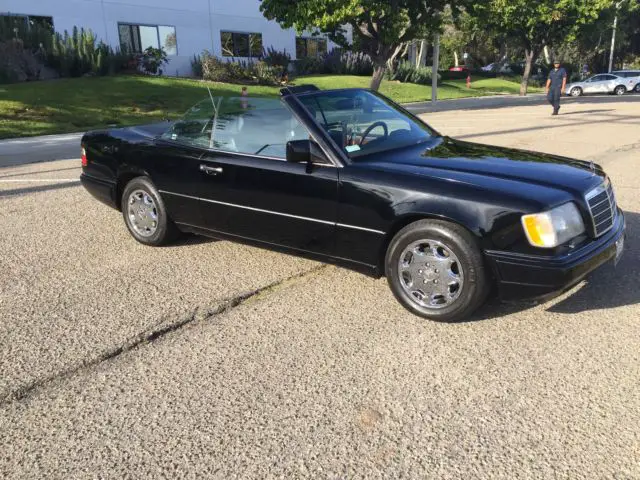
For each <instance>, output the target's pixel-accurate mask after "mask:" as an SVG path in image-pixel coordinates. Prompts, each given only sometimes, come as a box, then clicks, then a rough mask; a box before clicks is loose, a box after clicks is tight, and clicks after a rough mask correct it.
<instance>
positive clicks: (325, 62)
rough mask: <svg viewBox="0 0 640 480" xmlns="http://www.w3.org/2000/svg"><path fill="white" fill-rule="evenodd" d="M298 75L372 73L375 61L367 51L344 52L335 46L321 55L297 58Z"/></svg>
mask: <svg viewBox="0 0 640 480" xmlns="http://www.w3.org/2000/svg"><path fill="white" fill-rule="evenodd" d="M296 73H297V74H298V75H311V74H322V73H327V74H333V75H371V74H373V61H372V60H371V57H369V55H367V54H366V53H361V52H349V51H348V52H343V51H342V50H340V49H338V48H334V49H333V50H331V51H330V52H328V53H326V54H324V55H322V56H320V57H317V58H316V57H303V58H300V59H298V60H296Z"/></svg>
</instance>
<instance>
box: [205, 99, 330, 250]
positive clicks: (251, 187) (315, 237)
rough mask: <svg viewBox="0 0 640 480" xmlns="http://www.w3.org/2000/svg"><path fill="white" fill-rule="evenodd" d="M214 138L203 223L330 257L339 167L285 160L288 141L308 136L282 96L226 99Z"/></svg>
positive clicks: (207, 163) (325, 162) (318, 160)
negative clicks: (275, 97)
mask: <svg viewBox="0 0 640 480" xmlns="http://www.w3.org/2000/svg"><path fill="white" fill-rule="evenodd" d="M219 111H220V115H219V117H218V119H217V121H216V126H215V130H214V132H215V133H214V142H213V145H212V148H210V149H208V150H207V151H206V153H205V154H204V155H203V156H202V158H201V163H200V167H199V168H200V169H201V172H202V174H203V175H204V178H205V179H206V185H205V187H204V189H203V191H202V195H201V200H202V203H201V209H202V218H203V225H204V227H205V228H207V229H210V230H220V218H223V219H224V221H225V227H224V228H223V229H222V230H223V232H224V233H227V234H230V235H233V236H236V237H239V238H244V239H250V240H255V241H259V242H264V243H266V244H272V245H279V246H283V247H286V248H291V249H295V250H299V251H305V252H311V253H315V254H322V255H331V254H332V253H333V248H334V236H335V228H336V225H335V224H336V215H337V213H336V211H337V189H338V167H337V166H335V165H334V164H332V163H331V162H330V161H328V160H327V159H326V157H325V158H321V156H319V157H317V158H316V162H315V163H314V164H312V165H311V164H307V163H292V162H287V161H286V145H287V142H288V141H290V140H301V139H305V140H308V139H309V138H310V134H309V132H308V131H307V129H306V128H305V127H304V126H303V125H302V124H301V123H300V122H299V121H298V120H297V119H296V117H295V116H294V115H293V114H292V113H291V111H290V110H289V109H288V107H287V106H286V105H285V104H284V103H283V102H282V101H281V100H280V99H224V100H223V101H222V103H221V104H220V106H219Z"/></svg>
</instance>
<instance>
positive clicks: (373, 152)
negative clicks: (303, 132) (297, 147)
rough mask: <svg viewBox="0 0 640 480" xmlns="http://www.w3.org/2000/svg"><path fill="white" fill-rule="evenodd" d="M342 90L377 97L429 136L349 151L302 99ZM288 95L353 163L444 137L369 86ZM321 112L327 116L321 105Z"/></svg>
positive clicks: (329, 94) (328, 94)
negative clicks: (414, 140)
mask: <svg viewBox="0 0 640 480" xmlns="http://www.w3.org/2000/svg"><path fill="white" fill-rule="evenodd" d="M341 92H354V93H355V92H366V93H368V94H370V95H372V96H374V97H376V99H377V100H379V101H381V102H382V103H384V104H385V105H386V106H387V107H389V108H390V109H391V110H394V111H395V112H396V113H397V114H399V115H400V116H403V117H406V118H404V120H405V121H407V123H409V124H412V123H413V124H415V127H417V128H420V129H422V130H425V131H426V133H427V137H426V138H424V139H422V140H421V141H418V142H412V143H407V144H405V145H396V146H392V147H389V148H382V149H376V150H371V151H362V152H358V153H356V154H355V155H353V153H355V152H348V151H346V150H345V148H344V146H342V145H338V143H337V142H336V141H335V140H334V139H333V138H332V137H331V136H330V135H329V134H328V132H326V130H325V127H324V126H323V125H322V123H321V122H320V121H319V120H318V119H316V118H315V115H314V114H313V113H312V112H310V111H309V109H308V108H307V106H306V105H305V103H304V102H303V101H302V100H303V99H306V98H322V97H323V96H324V97H327V96H332V95H335V94H339V93H341ZM287 97H289V98H295V100H296V101H297V102H296V103H298V104H299V105H300V107H301V108H303V109H304V111H305V113H306V114H307V116H308V118H309V119H310V120H311V121H312V122H313V123H314V124H316V125H317V126H318V127H319V128H320V129H321V130H322V132H323V133H324V135H323V137H325V138H327V141H329V142H331V144H332V145H333V146H334V147H335V148H336V149H337V150H338V151H340V153H341V154H342V157H343V158H346V160H347V162H348V163H353V162H358V161H360V160H365V159H366V158H367V157H369V156H371V155H377V154H384V153H389V152H392V151H394V150H398V149H403V148H406V147H410V146H414V145H421V144H426V143H433V141H434V140H437V139H438V138H442V135H441V134H440V133H439V132H438V131H437V130H436V129H434V128H433V127H431V126H430V125H429V124H427V123H426V122H425V121H423V120H422V119H421V118H419V117H418V116H416V115H414V114H413V113H412V112H410V111H409V110H407V109H406V108H404V107H403V106H402V105H400V104H398V103H396V102H394V101H393V100H391V99H390V98H388V97H386V96H385V95H382V94H380V93H379V92H376V91H373V90H371V89H369V88H340V89H332V90H318V91H312V92H305V93H299V94H292V95H288V96H287ZM316 103H318V102H316ZM320 114H321V116H322V118H325V117H324V113H322V107H321V106H320Z"/></svg>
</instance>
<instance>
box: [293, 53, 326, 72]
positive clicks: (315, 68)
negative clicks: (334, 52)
mask: <svg viewBox="0 0 640 480" xmlns="http://www.w3.org/2000/svg"><path fill="white" fill-rule="evenodd" d="M295 66H296V73H297V74H298V75H312V74H314V73H323V71H324V65H323V62H322V60H321V59H320V58H316V57H302V58H299V59H298V60H296V62H295Z"/></svg>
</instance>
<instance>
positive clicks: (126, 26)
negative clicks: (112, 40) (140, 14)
mask: <svg viewBox="0 0 640 480" xmlns="http://www.w3.org/2000/svg"><path fill="white" fill-rule="evenodd" d="M118 34H119V35H120V48H121V49H122V50H123V51H125V52H130V53H142V52H144V51H145V50H146V49H147V48H149V47H153V48H162V49H163V50H164V51H165V52H167V55H177V54H178V43H177V41H176V29H175V27H170V26H167V25H135V24H131V23H120V24H118Z"/></svg>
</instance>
